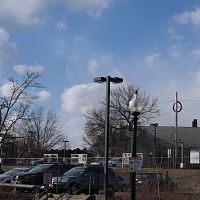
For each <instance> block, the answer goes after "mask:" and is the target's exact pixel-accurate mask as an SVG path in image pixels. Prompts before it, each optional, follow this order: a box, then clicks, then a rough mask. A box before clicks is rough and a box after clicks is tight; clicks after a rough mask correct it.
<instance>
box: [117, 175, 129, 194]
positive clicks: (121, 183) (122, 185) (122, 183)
mask: <svg viewBox="0 0 200 200" xmlns="http://www.w3.org/2000/svg"><path fill="white" fill-rule="evenodd" d="M117 177H118V179H119V190H120V191H121V192H124V191H126V190H127V188H128V185H129V182H128V181H127V180H126V179H124V178H123V177H122V176H120V175H117Z"/></svg>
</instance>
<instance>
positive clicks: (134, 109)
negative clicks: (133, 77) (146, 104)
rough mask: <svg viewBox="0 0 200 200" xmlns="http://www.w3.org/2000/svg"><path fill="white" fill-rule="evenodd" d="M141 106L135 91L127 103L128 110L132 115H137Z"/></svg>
mask: <svg viewBox="0 0 200 200" xmlns="http://www.w3.org/2000/svg"><path fill="white" fill-rule="evenodd" d="M142 109H143V105H142V103H141V101H140V100H139V99H138V95H137V90H136V92H135V94H134V96H133V99H132V100H131V101H130V102H129V110H130V111H131V113H132V114H134V113H139V114H140V112H141V111H142Z"/></svg>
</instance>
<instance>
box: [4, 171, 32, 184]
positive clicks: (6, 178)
mask: <svg viewBox="0 0 200 200" xmlns="http://www.w3.org/2000/svg"><path fill="white" fill-rule="evenodd" d="M29 169H30V168H28V167H16V168H13V169H11V170H8V171H6V172H4V173H3V174H0V182H1V183H11V181H12V179H13V177H14V176H15V175H16V174H17V173H18V172H27V171H28V170H29Z"/></svg>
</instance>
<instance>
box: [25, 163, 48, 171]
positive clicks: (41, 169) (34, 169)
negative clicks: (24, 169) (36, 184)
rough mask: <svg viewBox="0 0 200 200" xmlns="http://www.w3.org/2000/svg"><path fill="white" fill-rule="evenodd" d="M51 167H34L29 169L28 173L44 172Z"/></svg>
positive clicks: (45, 165)
mask: <svg viewBox="0 0 200 200" xmlns="http://www.w3.org/2000/svg"><path fill="white" fill-rule="evenodd" d="M51 166H52V165H51V164H41V165H36V166H35V167H33V168H31V169H30V170H29V171H28V172H30V173H38V172H45V171H46V170H48V169H49V168H50V167H51Z"/></svg>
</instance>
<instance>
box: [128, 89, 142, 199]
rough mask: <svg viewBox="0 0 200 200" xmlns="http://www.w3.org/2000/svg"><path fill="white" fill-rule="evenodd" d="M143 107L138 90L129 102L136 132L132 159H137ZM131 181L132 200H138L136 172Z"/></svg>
mask: <svg viewBox="0 0 200 200" xmlns="http://www.w3.org/2000/svg"><path fill="white" fill-rule="evenodd" d="M142 109H143V106H142V104H141V102H140V101H139V99H138V96H137V90H136V92H135V94H134V97H133V99H132V100H131V101H130V102H129V110H130V111H131V114H132V115H133V117H134V118H133V126H134V132H133V133H132V134H131V154H132V157H134V158H136V157H137V121H138V116H139V115H140V113H141V110H142ZM130 181H131V200H136V171H134V172H131V174H130Z"/></svg>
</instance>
